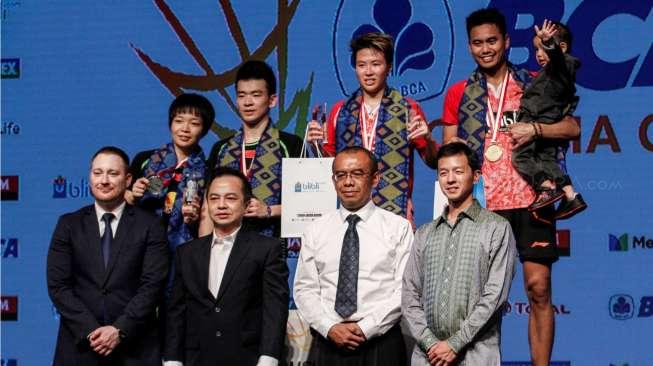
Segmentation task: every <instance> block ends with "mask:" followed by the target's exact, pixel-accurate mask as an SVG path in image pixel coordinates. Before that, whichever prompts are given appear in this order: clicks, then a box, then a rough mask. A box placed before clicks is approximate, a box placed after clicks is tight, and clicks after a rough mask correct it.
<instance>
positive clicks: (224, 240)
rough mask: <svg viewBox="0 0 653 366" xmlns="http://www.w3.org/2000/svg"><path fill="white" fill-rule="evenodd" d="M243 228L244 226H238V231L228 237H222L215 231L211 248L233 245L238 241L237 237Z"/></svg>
mask: <svg viewBox="0 0 653 366" xmlns="http://www.w3.org/2000/svg"><path fill="white" fill-rule="evenodd" d="M241 227H242V226H238V227H237V228H236V230H234V231H233V232H232V233H231V234H228V235H226V236H220V235H218V234H217V233H216V232H215V230H213V239H212V240H211V247H213V246H214V245H219V244H225V245H232V244H233V243H234V242H235V241H236V235H238V232H239V231H240V228H241Z"/></svg>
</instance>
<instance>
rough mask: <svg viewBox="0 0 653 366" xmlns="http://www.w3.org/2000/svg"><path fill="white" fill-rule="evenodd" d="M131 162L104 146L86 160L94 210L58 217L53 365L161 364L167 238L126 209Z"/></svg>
mask: <svg viewBox="0 0 653 366" xmlns="http://www.w3.org/2000/svg"><path fill="white" fill-rule="evenodd" d="M128 168H129V158H128V157H127V154H125V152H124V151H122V150H120V149H118V148H116V147H112V146H108V147H103V148H101V149H100V150H99V151H98V152H97V153H95V155H94V156H93V159H92V160H91V172H90V175H89V182H90V185H91V191H92V192H93V196H94V197H95V204H93V205H90V206H86V207H83V208H82V209H80V210H78V211H76V212H73V213H69V214H65V215H63V216H61V217H60V218H59V222H58V223H57V227H56V229H55V231H54V234H53V236H52V242H51V243H50V249H49V251H48V262H47V280H48V292H49V294H50V298H51V299H52V302H53V303H54V305H55V306H56V308H57V310H58V311H59V313H60V314H61V323H60V326H59V335H58V337H57V346H56V350H55V354H54V362H53V364H54V365H63V366H68V365H83V366H86V365H118V366H120V365H124V366H130V365H134V366H136V365H139V366H140V365H161V350H160V347H159V335H158V334H159V333H158V332H159V331H158V327H157V320H156V304H157V301H158V300H159V299H160V298H161V295H162V291H163V289H164V286H165V280H166V276H167V273H168V250H167V243H166V239H165V232H164V229H163V226H162V225H161V223H160V222H159V220H158V219H157V218H156V217H155V216H154V215H152V214H150V213H148V212H146V211H143V210H141V209H139V208H137V207H133V206H131V205H127V204H126V203H125V201H124V198H123V197H124V193H125V190H126V189H127V187H128V186H129V184H130V181H131V176H130V174H129V173H128Z"/></svg>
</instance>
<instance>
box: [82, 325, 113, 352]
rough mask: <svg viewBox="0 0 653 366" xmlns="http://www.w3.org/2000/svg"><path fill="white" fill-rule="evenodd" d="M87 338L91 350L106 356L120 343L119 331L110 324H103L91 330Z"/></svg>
mask: <svg viewBox="0 0 653 366" xmlns="http://www.w3.org/2000/svg"><path fill="white" fill-rule="evenodd" d="M88 340H89V342H90V344H91V348H92V349H93V351H95V352H97V353H98V354H100V355H102V356H108V355H109V354H111V352H113V350H114V349H115V348H116V346H118V344H119V343H120V331H119V330H118V328H116V327H114V326H112V325H105V326H104V327H99V328H97V329H96V330H94V331H92V332H91V334H89V335H88Z"/></svg>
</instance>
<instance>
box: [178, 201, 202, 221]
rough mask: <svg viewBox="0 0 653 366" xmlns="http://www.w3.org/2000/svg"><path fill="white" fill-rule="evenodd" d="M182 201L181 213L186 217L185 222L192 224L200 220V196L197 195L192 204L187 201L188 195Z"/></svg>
mask: <svg viewBox="0 0 653 366" xmlns="http://www.w3.org/2000/svg"><path fill="white" fill-rule="evenodd" d="M182 202H183V204H182V205H181V215H182V216H183V217H184V223H185V224H190V223H193V222H196V221H197V220H199V218H200V209H201V205H200V199H199V197H195V199H194V200H193V201H192V202H191V203H190V204H188V203H186V197H183V198H182Z"/></svg>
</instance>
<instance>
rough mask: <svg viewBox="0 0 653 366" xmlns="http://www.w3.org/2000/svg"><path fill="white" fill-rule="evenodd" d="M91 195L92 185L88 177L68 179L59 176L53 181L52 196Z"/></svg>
mask: <svg viewBox="0 0 653 366" xmlns="http://www.w3.org/2000/svg"><path fill="white" fill-rule="evenodd" d="M90 196H91V187H90V186H89V183H88V179H87V178H78V179H75V180H70V181H69V180H68V179H66V177H64V176H61V175H59V176H57V177H56V178H54V180H53V181H52V198H58V199H61V198H87V197H90Z"/></svg>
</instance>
